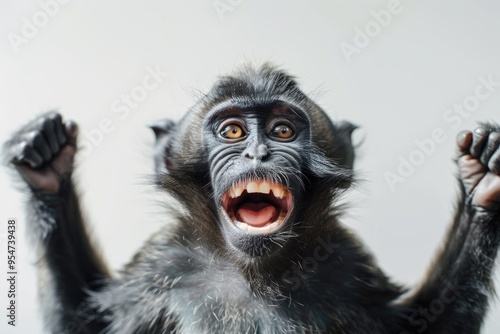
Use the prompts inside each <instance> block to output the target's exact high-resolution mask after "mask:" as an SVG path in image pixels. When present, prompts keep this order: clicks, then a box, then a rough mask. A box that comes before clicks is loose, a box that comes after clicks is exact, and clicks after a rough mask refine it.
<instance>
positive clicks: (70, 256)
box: [4, 64, 500, 334]
mask: <svg viewBox="0 0 500 334" xmlns="http://www.w3.org/2000/svg"><path fill="white" fill-rule="evenodd" d="M356 128H357V127H356V126H355V125H353V124H352V123H350V122H348V121H333V120H331V119H330V117H329V116H328V114H327V112H326V111H325V110H323V109H322V108H321V107H320V106H319V105H318V104H317V103H316V102H314V101H313V100H312V99H311V98H309V97H308V96H307V95H306V94H305V93H304V92H303V91H302V90H301V89H300V88H299V85H298V82H297V80H296V78H295V77H294V76H292V75H290V74H288V73H287V72H286V71H284V70H282V69H280V68H278V67H276V66H273V65H270V64H264V65H261V66H252V65H247V66H244V67H242V68H241V69H239V70H237V71H235V72H233V73H231V74H229V75H226V76H222V77H220V78H219V79H218V80H217V81H216V82H215V83H214V85H213V87H212V88H211V89H210V90H209V91H208V93H206V94H205V95H203V96H202V97H201V98H200V99H199V100H198V101H196V102H195V104H194V105H193V106H192V107H191V108H190V109H189V110H188V111H187V113H186V114H185V115H184V116H183V117H182V118H181V119H180V120H178V121H172V120H169V119H164V120H160V121H158V122H155V123H153V124H152V125H151V129H152V130H153V132H154V135H155V144H154V147H153V154H152V155H153V160H154V170H155V173H154V177H153V182H152V185H151V186H152V187H155V189H157V190H158V191H161V192H164V193H166V194H168V195H169V196H170V197H171V200H170V201H169V202H170V203H171V204H170V205H168V206H167V207H168V210H169V217H171V218H169V221H168V222H166V224H165V225H164V226H163V227H162V229H161V230H160V231H159V232H158V233H156V234H154V235H153V236H152V237H151V238H150V239H149V240H148V241H147V242H146V243H145V245H144V246H143V248H142V249H141V250H139V251H138V252H137V253H136V255H135V256H134V257H133V259H132V260H131V261H130V263H129V264H127V265H126V266H125V267H124V268H123V270H122V271H121V272H120V273H117V274H111V273H110V271H109V270H108V269H107V267H106V265H105V263H104V261H102V259H101V258H100V256H99V254H98V253H97V252H96V251H95V247H94V245H93V243H92V242H91V241H90V240H89V238H88V236H87V235H88V233H87V227H86V225H85V223H84V220H83V215H82V213H81V211H80V205H79V199H78V194H77V190H76V185H77V183H76V181H75V180H74V177H73V170H74V165H75V160H74V158H75V155H76V154H77V152H78V146H77V137H78V126H77V125H76V123H75V122H73V121H71V120H65V119H63V117H62V116H61V114H60V113H58V112H56V111H53V112H48V113H46V114H43V115H41V116H39V117H38V118H36V119H34V120H33V121H31V122H29V123H28V124H27V125H26V126H24V127H22V128H21V129H20V130H19V131H18V132H17V133H15V134H14V135H13V136H12V138H11V139H10V140H9V141H8V142H7V143H6V144H5V148H4V152H5V156H6V161H7V162H8V163H9V166H11V167H12V168H13V170H15V171H16V174H17V175H18V176H19V177H20V179H21V180H22V183H23V184H25V185H26V192H27V194H28V198H29V201H28V202H27V210H28V217H29V219H27V221H26V224H27V226H26V228H27V230H29V234H30V236H31V237H32V239H33V247H34V248H35V249H36V251H37V254H39V260H38V261H37V272H38V279H39V280H40V284H41V286H42V288H41V289H40V299H41V302H42V305H43V309H44V320H45V326H46V328H47V330H48V331H49V332H51V333H110V334H113V333H120V334H127V333H151V334H152V333H179V334H180V333H259V334H274V333H297V334H298V333H304V334H305V333H336V334H339V333H345V334H350V333H371V334H387V333H389V334H392V333H395V334H408V333H433V334H437V333H439V334H442V333H467V334H470V333H479V332H480V328H481V325H482V323H483V319H484V316H485V313H486V312H487V308H488V303H489V300H490V299H491V296H492V295H493V293H494V287H493V283H492V271H493V268H494V262H495V258H496V255H497V249H498V245H499V243H500V233H499V225H500V218H499V213H500V127H499V126H498V125H497V124H495V123H493V122H489V123H480V124H479V126H478V127H477V129H475V130H474V131H468V130H466V131H463V132H461V133H459V134H458V136H457V152H458V154H457V156H456V160H455V161H456V163H457V167H458V183H459V188H460V193H459V196H458V200H457V205H456V213H455V218H454V220H453V222H452V224H451V226H450V228H449V231H448V234H447V237H446V239H445V241H444V244H443V247H442V248H441V250H440V251H439V252H438V254H437V256H436V258H435V260H434V262H433V265H432V267H431V268H430V269H429V272H428V274H427V276H426V277H425V279H423V281H422V283H421V284H420V285H419V286H416V287H414V288H412V289H411V290H409V288H407V287H403V286H401V285H398V284H396V283H394V282H392V280H391V279H390V278H389V277H387V275H386V274H385V273H384V272H383V271H382V269H381V268H380V267H379V266H378V265H377V262H376V260H375V258H374V256H373V255H372V254H371V253H370V252H369V251H368V250H367V249H366V247H365V246H364V244H363V243H362V242H361V241H360V240H359V238H358V237H356V236H355V235H354V234H353V233H352V232H351V231H350V230H349V229H348V228H347V227H346V226H345V225H344V224H343V223H342V212H343V209H342V207H341V206H340V205H339V200H340V198H341V197H342V196H343V195H344V194H345V193H346V192H347V191H349V189H351V188H352V187H353V186H355V185H356V183H357V182H358V179H357V176H356V174H355V172H354V167H353V166H354V158H355V147H354V145H353V140H352V139H351V137H352V133H353V132H354V131H355V129H356Z"/></svg>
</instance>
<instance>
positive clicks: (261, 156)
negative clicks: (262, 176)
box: [243, 144, 270, 160]
mask: <svg viewBox="0 0 500 334" xmlns="http://www.w3.org/2000/svg"><path fill="white" fill-rule="evenodd" d="M269 155H270V152H269V149H268V148H267V146H266V145H264V144H258V145H251V146H250V147H247V149H246V150H245V151H243V156H244V157H245V158H247V159H251V160H266V159H267V158H268V157H269Z"/></svg>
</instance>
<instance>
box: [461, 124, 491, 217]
mask: <svg viewBox="0 0 500 334" xmlns="http://www.w3.org/2000/svg"><path fill="white" fill-rule="evenodd" d="M457 144H458V147H459V149H460V156H459V158H458V167H459V173H460V177H461V180H462V183H463V185H464V188H465V191H466V195H467V196H471V197H470V199H471V203H472V205H474V206H476V207H478V208H481V209H484V210H487V211H492V210H499V209H500V127H498V126H496V125H493V124H483V125H482V126H480V127H478V128H477V129H475V130H474V131H473V132H471V131H463V132H461V133H460V134H459V135H458V137H457Z"/></svg>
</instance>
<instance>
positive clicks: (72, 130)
mask: <svg viewBox="0 0 500 334" xmlns="http://www.w3.org/2000/svg"><path fill="white" fill-rule="evenodd" d="M64 132H65V133H66V136H67V137H68V142H69V144H70V145H72V146H75V145H76V137H77V136H78V125H76V123H75V122H73V121H66V122H64Z"/></svg>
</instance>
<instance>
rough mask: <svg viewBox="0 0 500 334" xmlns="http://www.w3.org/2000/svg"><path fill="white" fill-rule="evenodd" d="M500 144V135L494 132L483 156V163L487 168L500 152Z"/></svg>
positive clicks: (488, 140)
mask: <svg viewBox="0 0 500 334" xmlns="http://www.w3.org/2000/svg"><path fill="white" fill-rule="evenodd" d="M499 144H500V133H497V132H492V133H490V135H489V136H488V139H487V141H486V143H485V145H484V148H483V153H482V154H481V159H480V160H481V163H482V164H483V165H485V166H487V165H488V163H489V161H490V159H491V156H492V155H493V154H494V153H495V151H497V150H498V146H499Z"/></svg>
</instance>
